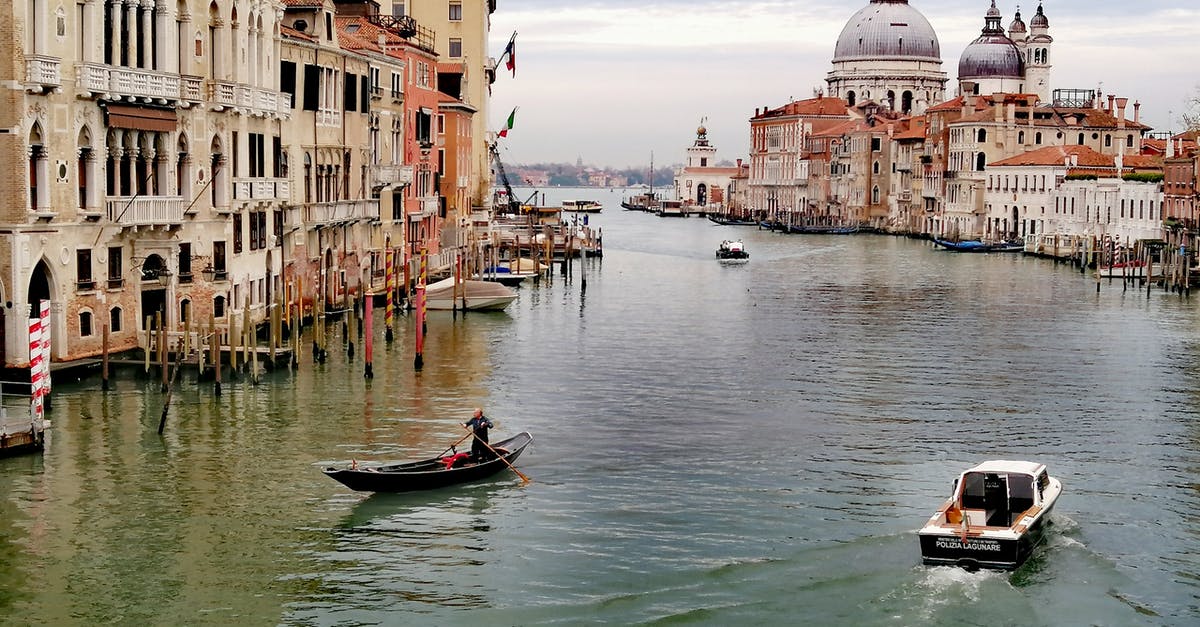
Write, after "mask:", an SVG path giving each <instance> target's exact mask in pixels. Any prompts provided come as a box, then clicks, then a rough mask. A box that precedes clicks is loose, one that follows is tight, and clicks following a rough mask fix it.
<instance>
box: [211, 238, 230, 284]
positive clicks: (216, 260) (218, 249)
mask: <svg viewBox="0 0 1200 627" xmlns="http://www.w3.org/2000/svg"><path fill="white" fill-rule="evenodd" d="M212 265H213V270H214V271H216V275H215V276H214V277H213V278H214V279H215V280H217V281H224V280H225V279H227V278H229V274H228V270H226V265H225V242H224V241H217V242H213V258H212Z"/></svg>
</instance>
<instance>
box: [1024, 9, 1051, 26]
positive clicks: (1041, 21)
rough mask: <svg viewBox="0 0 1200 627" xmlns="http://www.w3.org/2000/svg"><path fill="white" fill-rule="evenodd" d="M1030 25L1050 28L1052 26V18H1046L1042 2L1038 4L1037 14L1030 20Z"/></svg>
mask: <svg viewBox="0 0 1200 627" xmlns="http://www.w3.org/2000/svg"><path fill="white" fill-rule="evenodd" d="M1029 26H1030V27H1031V28H1049V27H1050V20H1048V19H1046V14H1045V13H1043V12H1042V5H1041V4H1038V10H1037V15H1035V16H1033V19H1031V20H1029Z"/></svg>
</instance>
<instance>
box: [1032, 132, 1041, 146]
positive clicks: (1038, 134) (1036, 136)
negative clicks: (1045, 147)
mask: <svg viewBox="0 0 1200 627" xmlns="http://www.w3.org/2000/svg"><path fill="white" fill-rule="evenodd" d="M1033 143H1035V144H1037V145H1039V146H1041V145H1042V132H1041V131H1038V132H1036V133H1034V134H1033Z"/></svg>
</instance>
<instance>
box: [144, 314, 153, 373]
mask: <svg viewBox="0 0 1200 627" xmlns="http://www.w3.org/2000/svg"><path fill="white" fill-rule="evenodd" d="M153 322H154V317H153V316H146V327H145V328H146V350H145V351H144V352H145V356H146V374H150V354H151V353H153V352H154V351H155V350H156V349H155V344H154V331H153V327H151V326H150V325H151V324H152V323H153Z"/></svg>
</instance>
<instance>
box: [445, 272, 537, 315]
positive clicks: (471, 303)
mask: <svg viewBox="0 0 1200 627" xmlns="http://www.w3.org/2000/svg"><path fill="white" fill-rule="evenodd" d="M458 288H459V289H458V291H457V292H458V293H457V295H456V294H455V289H454V277H450V278H448V279H442V280H441V281H437V282H436V283H430V284H429V285H428V286H426V287H425V308H426V309H466V310H468V311H497V310H500V309H504V308H505V307H507V306H508V304H509V303H511V302H513V301H514V300H516V299H517V293H516V291H514V290H513V289H511V288H509V287H507V286H505V285H503V284H501V283H496V282H494V281H476V280H473V279H466V280H463V281H460V282H459V284H458ZM456 296H457V298H456Z"/></svg>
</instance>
